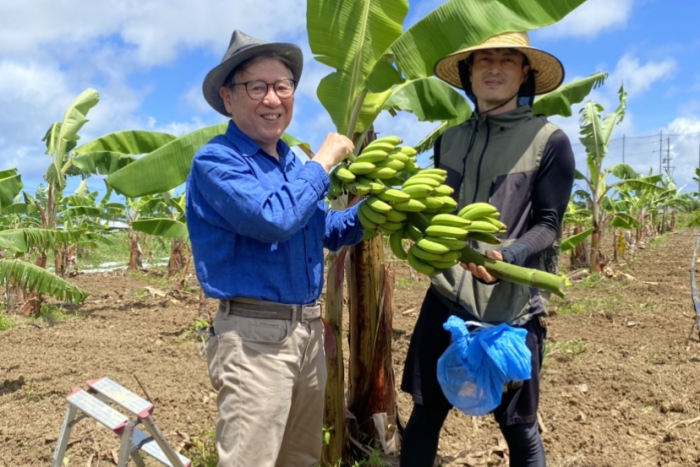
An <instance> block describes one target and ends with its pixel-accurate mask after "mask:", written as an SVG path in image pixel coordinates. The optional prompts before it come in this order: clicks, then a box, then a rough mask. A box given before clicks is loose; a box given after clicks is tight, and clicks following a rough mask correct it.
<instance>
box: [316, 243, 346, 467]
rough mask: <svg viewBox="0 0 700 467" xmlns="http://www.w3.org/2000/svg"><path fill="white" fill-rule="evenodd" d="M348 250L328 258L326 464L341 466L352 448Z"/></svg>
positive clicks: (323, 453) (325, 336) (323, 456)
mask: <svg viewBox="0 0 700 467" xmlns="http://www.w3.org/2000/svg"><path fill="white" fill-rule="evenodd" d="M347 252H348V250H347V249H343V250H341V251H340V253H338V254H336V253H330V254H329V255H328V257H327V264H328V265H329V267H328V277H327V280H326V303H325V320H324V339H323V344H324V347H325V351H326V369H327V371H328V379H327V380H326V396H325V397H326V405H325V412H324V417H323V426H324V429H325V432H324V443H323V452H322V455H321V460H322V465H338V464H339V462H340V460H341V459H343V457H344V455H345V453H346V451H347V449H348V436H347V428H346V425H345V377H344V373H345V368H344V365H343V281H344V277H345V267H344V265H345V257H346V254H347Z"/></svg>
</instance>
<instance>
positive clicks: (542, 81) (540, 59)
mask: <svg viewBox="0 0 700 467" xmlns="http://www.w3.org/2000/svg"><path fill="white" fill-rule="evenodd" d="M496 48H508V49H511V48H512V49H515V50H517V51H518V52H522V54H523V55H525V56H526V57H527V59H528V60H529V61H530V69H531V70H535V94H545V93H548V92H551V91H554V90H555V89H556V88H558V87H559V85H561V83H562V82H563V81H564V66H563V65H562V64H561V62H560V61H559V59H558V58H556V57H555V56H554V55H551V54H548V53H547V52H543V51H541V50H539V49H536V48H534V47H530V39H529V38H528V37H527V33H525V32H507V33H504V34H499V35H497V36H493V37H491V38H489V39H486V40H485V41H484V42H482V43H481V44H479V45H475V46H474V47H468V48H466V49H463V50H460V51H458V52H455V53H453V54H450V55H448V56H447V57H445V58H443V59H441V60H439V61H438V62H437V63H436V64H435V66H434V67H433V73H435V76H437V77H438V78H440V79H441V80H443V81H445V82H447V83H448V84H450V85H452V86H454V87H456V88H460V89H462V82H461V81H460V79H459V71H458V68H457V63H459V62H461V61H462V60H466V59H468V58H469V56H470V55H471V54H472V53H474V52H475V51H477V50H483V49H496Z"/></svg>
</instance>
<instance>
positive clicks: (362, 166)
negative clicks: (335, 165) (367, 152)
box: [348, 161, 377, 175]
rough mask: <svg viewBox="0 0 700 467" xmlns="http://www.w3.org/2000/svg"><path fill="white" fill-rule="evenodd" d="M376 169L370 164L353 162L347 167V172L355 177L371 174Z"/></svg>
mask: <svg viewBox="0 0 700 467" xmlns="http://www.w3.org/2000/svg"><path fill="white" fill-rule="evenodd" d="M376 168H377V166H376V165H374V164H372V163H371V162H358V161H355V162H353V163H352V164H350V165H349V166H348V170H349V171H350V172H352V173H354V174H355V175H362V174H368V173H370V172H373V171H374V170H375V169H376Z"/></svg>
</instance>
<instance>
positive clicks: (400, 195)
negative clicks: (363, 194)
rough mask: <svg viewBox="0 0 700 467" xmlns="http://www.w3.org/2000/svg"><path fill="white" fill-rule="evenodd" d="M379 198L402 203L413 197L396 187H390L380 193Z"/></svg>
mask: <svg viewBox="0 0 700 467" xmlns="http://www.w3.org/2000/svg"><path fill="white" fill-rule="evenodd" d="M377 198H379V199H381V200H382V201H389V202H392V203H393V202H397V203H402V202H404V201H408V200H409V199H411V195H410V194H409V193H404V192H403V191H399V190H396V189H394V188H389V189H388V190H386V191H385V192H383V193H380V194H378V195H377Z"/></svg>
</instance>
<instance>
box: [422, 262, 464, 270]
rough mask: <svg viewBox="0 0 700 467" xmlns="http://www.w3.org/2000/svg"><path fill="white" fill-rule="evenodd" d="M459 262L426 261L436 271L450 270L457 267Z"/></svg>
mask: <svg viewBox="0 0 700 467" xmlns="http://www.w3.org/2000/svg"><path fill="white" fill-rule="evenodd" d="M458 262H459V261H457V260H454V261H426V263H428V264H429V265H431V266H432V267H434V268H435V269H450V268H451V267H452V266H456V265H457V263H458Z"/></svg>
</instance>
